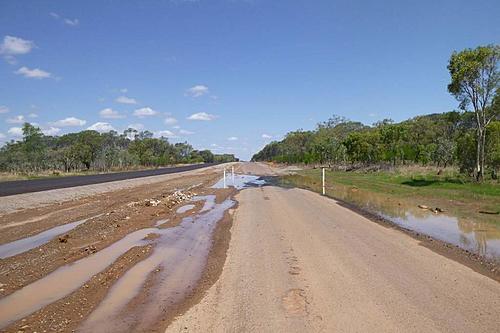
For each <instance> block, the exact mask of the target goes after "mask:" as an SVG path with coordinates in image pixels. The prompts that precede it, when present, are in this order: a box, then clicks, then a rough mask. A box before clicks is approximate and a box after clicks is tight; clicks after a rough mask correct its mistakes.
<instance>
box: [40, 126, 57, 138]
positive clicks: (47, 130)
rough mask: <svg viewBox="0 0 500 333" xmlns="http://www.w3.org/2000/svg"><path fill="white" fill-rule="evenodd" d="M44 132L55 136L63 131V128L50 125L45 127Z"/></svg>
mask: <svg viewBox="0 0 500 333" xmlns="http://www.w3.org/2000/svg"><path fill="white" fill-rule="evenodd" d="M42 132H43V134H45V135H51V136H54V135H57V134H59V132H61V129H60V128H58V127H54V126H50V127H47V128H43V129H42Z"/></svg>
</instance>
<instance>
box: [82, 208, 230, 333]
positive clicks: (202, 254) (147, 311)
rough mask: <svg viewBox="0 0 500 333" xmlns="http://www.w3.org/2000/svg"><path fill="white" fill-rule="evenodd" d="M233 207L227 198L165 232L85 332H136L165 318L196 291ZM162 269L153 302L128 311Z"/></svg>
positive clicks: (111, 293) (113, 290) (116, 287)
mask: <svg viewBox="0 0 500 333" xmlns="http://www.w3.org/2000/svg"><path fill="white" fill-rule="evenodd" d="M196 200H198V198H195V201H196ZM233 205H234V201H232V200H229V199H228V200H225V201H223V202H222V203H220V204H215V205H214V206H213V207H212V209H210V210H209V211H206V212H203V213H201V212H200V213H199V214H198V215H196V216H195V217H194V218H193V217H186V218H184V219H183V220H182V222H181V224H180V225H179V226H178V227H173V228H169V229H162V230H159V231H158V232H157V234H158V235H159V236H160V237H159V238H158V240H157V241H156V243H157V246H156V247H155V248H154V250H153V253H152V254H151V256H149V257H148V258H147V259H145V260H143V261H141V262H140V263H138V264H136V265H135V266H134V267H132V268H130V270H128V271H127V273H126V274H125V275H124V276H123V277H121V278H120V279H119V280H118V282H117V283H116V284H114V285H113V286H112V288H111V289H110V290H109V292H108V294H107V296H106V298H105V299H104V300H103V301H102V302H101V304H99V306H98V307H97V308H96V309H95V310H94V311H93V312H92V314H91V315H90V317H89V318H88V319H87V320H86V322H85V323H84V324H83V326H82V327H81V328H80V329H79V331H80V332H97V331H102V332H125V331H127V330H130V329H131V327H133V330H134V331H140V332H143V331H146V330H147V328H148V325H149V324H151V323H152V322H155V321H156V320H158V318H160V317H161V315H162V309H166V308H168V307H169V306H170V305H172V304H175V303H176V302H178V301H179V300H180V299H182V298H183V297H184V295H185V294H186V293H189V292H191V291H192V290H193V288H194V286H195V285H196V282H197V281H198V280H199V278H200V277H201V274H202V272H203V268H204V264H205V261H206V260H207V256H208V254H209V251H210V246H211V243H212V237H211V235H212V232H213V230H214V229H215V227H216V225H217V221H219V220H221V219H222V217H223V216H224V213H225V211H227V210H228V209H229V208H231V207H232V206H233ZM159 267H161V268H162V270H158V271H157V276H156V279H159V283H157V284H155V286H156V287H153V291H152V292H150V293H146V294H147V295H148V297H147V300H146V301H141V304H140V308H141V310H140V311H139V312H140V316H135V315H133V314H129V313H127V312H126V311H125V309H126V306H127V304H129V303H130V302H131V301H132V300H133V299H134V298H135V297H136V296H138V295H139V294H140V292H141V291H142V290H143V289H142V288H143V286H144V284H145V282H146V281H147V279H148V277H149V276H150V274H151V273H153V272H154V271H155V270H157V269H158V268H159Z"/></svg>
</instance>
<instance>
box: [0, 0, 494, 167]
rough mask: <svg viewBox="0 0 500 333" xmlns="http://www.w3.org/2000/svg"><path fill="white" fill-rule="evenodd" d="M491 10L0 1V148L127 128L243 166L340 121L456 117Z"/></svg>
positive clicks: (260, 0) (490, 25)
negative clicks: (460, 81)
mask: <svg viewBox="0 0 500 333" xmlns="http://www.w3.org/2000/svg"><path fill="white" fill-rule="evenodd" d="M498 13H500V2H499V1H498V0H491V1H481V0H479V1H457V0H455V1H436V0H433V1H332V0H330V1H313V0H307V1H306V0H304V1H302V0H274V1H264V0H247V1H244V0H198V1H196V0H184V1H182V0H172V1H152V0H150V1H118V0H117V1H89V0H87V1H42V0H37V1H14V0H12V1H7V0H3V1H0V45H1V46H0V57H1V59H0V78H1V79H0V140H1V141H4V142H5V141H7V140H10V139H16V138H19V137H18V134H19V129H18V128H19V127H20V126H21V124H22V122H24V121H29V122H32V123H36V124H38V126H40V127H41V128H42V129H43V130H44V131H45V132H46V133H50V134H58V135H60V134H63V133H67V132H72V131H79V130H82V129H87V128H94V129H98V130H108V129H110V128H114V129H116V130H118V131H119V132H121V131H123V130H124V129H125V128H127V127H128V126H129V125H133V126H134V127H136V128H138V129H141V128H142V127H143V128H144V129H148V130H150V131H152V132H154V133H155V134H156V135H162V134H163V135H165V136H169V137H170V140H171V141H184V140H187V141H188V142H190V143H191V144H193V145H194V146H195V147H196V148H200V149H201V148H208V149H212V150H214V151H215V152H229V153H234V154H236V155H237V156H239V157H241V158H243V159H248V158H250V157H251V155H252V154H253V153H255V152H256V151H258V150H259V149H260V148H261V147H262V146H263V145H264V144H265V143H266V142H269V141H270V140H273V139H279V138H280V137H282V136H283V135H284V134H285V133H286V132H288V131H290V130H295V129H298V128H303V129H312V128H314V127H315V125H316V123H318V122H320V121H323V120H326V119H327V118H328V117H330V116H331V115H333V114H338V115H342V116H345V117H348V118H350V119H353V120H358V121H361V122H363V123H366V124H372V123H373V122H375V121H377V120H379V119H383V118H392V119H394V120H396V121H400V120H404V119H407V118H410V117H412V116H415V115H418V114H425V113H435V112H444V111H449V110H452V109H454V108H456V106H457V102H456V101H455V100H454V99H453V98H452V97H451V96H450V95H449V94H448V92H447V90H446V86H447V83H448V80H449V75H448V72H447V69H446V65H447V61H448V59H449V56H450V54H451V52H452V51H453V50H460V49H463V48H467V47H476V46H478V45H482V44H491V43H499V42H500V24H499V19H498Z"/></svg>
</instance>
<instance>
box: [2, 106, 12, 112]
mask: <svg viewBox="0 0 500 333" xmlns="http://www.w3.org/2000/svg"><path fill="white" fill-rule="evenodd" d="M9 111H10V110H9V108H8V107H6V106H4V105H0V113H7V112H9Z"/></svg>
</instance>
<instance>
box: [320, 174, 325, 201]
mask: <svg viewBox="0 0 500 333" xmlns="http://www.w3.org/2000/svg"><path fill="white" fill-rule="evenodd" d="M321 170H322V172H323V195H325V168H321Z"/></svg>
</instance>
